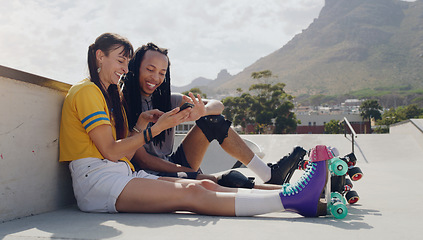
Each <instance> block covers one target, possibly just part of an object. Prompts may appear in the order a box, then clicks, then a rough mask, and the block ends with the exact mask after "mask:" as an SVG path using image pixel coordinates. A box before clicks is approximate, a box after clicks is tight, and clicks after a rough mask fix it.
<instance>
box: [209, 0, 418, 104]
mask: <svg viewBox="0 0 423 240" xmlns="http://www.w3.org/2000/svg"><path fill="white" fill-rule="evenodd" d="M422 54H423V0H418V1H416V2H402V1H400V0H326V3H325V6H324V7H323V9H322V10H321V12H320V15H319V17H318V18H317V19H315V20H314V22H313V23H311V25H310V26H309V27H308V28H307V29H306V30H304V31H303V32H302V33H300V34H298V35H296V36H295V37H294V38H293V39H292V40H291V41H290V42H288V43H287V44H286V45H285V46H283V47H282V48H280V49H279V50H277V51H275V52H273V53H272V54H270V55H268V56H266V57H263V58H261V59H259V60H258V61H256V62H255V63H254V64H252V65H250V66H249V67H247V68H246V69H244V71H242V72H241V73H239V74H237V75H235V76H234V77H233V78H231V79H230V80H228V81H226V82H225V83H223V84H221V85H219V86H218V87H217V88H216V90H217V91H218V92H227V93H230V92H234V91H235V89H237V88H239V87H241V88H242V89H245V90H247V89H248V87H249V86H250V85H251V84H254V83H255V82H254V81H253V79H252V78H251V77H250V76H251V73H252V72H258V71H262V70H266V69H269V70H271V71H272V72H273V75H277V76H278V78H276V79H275V81H277V82H283V83H286V90H287V91H288V92H289V93H290V94H293V95H296V96H300V95H303V94H306V95H316V94H324V95H340V94H346V93H350V92H352V91H358V90H362V89H370V90H372V89H376V88H379V89H380V88H385V89H389V88H392V87H393V86H400V87H401V86H411V88H420V89H423V58H422Z"/></svg>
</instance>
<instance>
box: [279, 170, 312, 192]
mask: <svg viewBox="0 0 423 240" xmlns="http://www.w3.org/2000/svg"><path fill="white" fill-rule="evenodd" d="M316 166H317V164H316V163H314V162H309V164H308V165H307V167H306V169H305V173H304V174H303V175H302V176H301V178H300V179H299V180H298V181H297V182H295V183H294V184H292V185H291V184H289V183H285V184H284V185H282V192H281V194H282V196H284V197H289V196H292V195H295V194H298V193H299V192H301V191H302V190H303V189H304V188H305V187H306V186H307V185H308V184H309V182H310V181H311V179H312V176H313V175H314V174H315V171H316V170H317V168H316Z"/></svg>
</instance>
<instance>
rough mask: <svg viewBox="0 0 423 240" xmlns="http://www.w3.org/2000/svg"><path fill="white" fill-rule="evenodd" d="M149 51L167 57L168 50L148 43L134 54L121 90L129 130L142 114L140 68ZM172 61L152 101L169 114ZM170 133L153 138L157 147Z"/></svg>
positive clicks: (163, 133)
mask: <svg viewBox="0 0 423 240" xmlns="http://www.w3.org/2000/svg"><path fill="white" fill-rule="evenodd" d="M147 51H156V52H159V53H161V54H163V55H165V56H166V57H167V52H168V50H167V49H165V48H159V47H158V46H157V45H155V44H154V43H148V44H146V45H143V46H141V47H139V48H138V49H137V50H136V51H135V54H134V57H133V58H132V59H131V60H130V61H129V65H128V69H129V72H128V74H126V76H125V77H124V78H123V81H122V82H121V88H122V93H123V97H124V99H125V101H126V104H125V105H124V106H125V110H126V113H127V117H128V125H129V128H130V129H132V128H133V127H134V126H135V124H136V123H137V120H138V117H139V115H140V114H141V113H142V105H141V88H140V82H139V76H140V66H141V62H142V61H143V59H144V55H145V53H146V52H147ZM170 94H171V93H170V61H169V58H168V66H167V71H166V75H165V78H164V80H163V82H162V84H161V85H160V86H159V87H158V88H157V89H156V90H155V91H154V92H153V94H152V96H151V99H152V103H153V108H155V109H159V110H160V111H162V112H168V111H170V110H171V102H170ZM169 133H170V129H168V130H167V131H163V132H161V133H160V134H159V135H157V136H156V137H154V138H153V142H154V144H155V145H158V144H160V147H161V146H162V143H163V141H164V140H165V138H166V134H169Z"/></svg>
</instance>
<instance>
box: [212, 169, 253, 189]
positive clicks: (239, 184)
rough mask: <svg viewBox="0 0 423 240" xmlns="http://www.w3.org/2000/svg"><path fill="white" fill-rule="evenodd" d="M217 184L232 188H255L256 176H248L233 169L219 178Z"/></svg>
mask: <svg viewBox="0 0 423 240" xmlns="http://www.w3.org/2000/svg"><path fill="white" fill-rule="evenodd" d="M217 184H219V185H221V186H224V187H230V188H249V189H251V188H253V187H254V184H255V183H254V178H247V177H246V176H244V174H242V173H240V172H238V171H236V170H231V171H230V172H228V173H225V174H223V175H222V176H220V177H218V178H217Z"/></svg>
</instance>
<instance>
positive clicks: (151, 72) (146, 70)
mask: <svg viewBox="0 0 423 240" xmlns="http://www.w3.org/2000/svg"><path fill="white" fill-rule="evenodd" d="M167 67H168V58H167V56H166V55H164V54H162V53H160V52H157V51H152V50H148V51H147V52H145V54H144V57H143V60H142V61H141V65H140V69H139V71H140V75H139V83H140V89H141V94H142V95H143V96H150V95H151V94H153V92H154V91H155V90H156V89H157V88H158V87H159V86H160V85H161V84H162V83H163V81H164V78H165V76H166V71H167Z"/></svg>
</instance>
